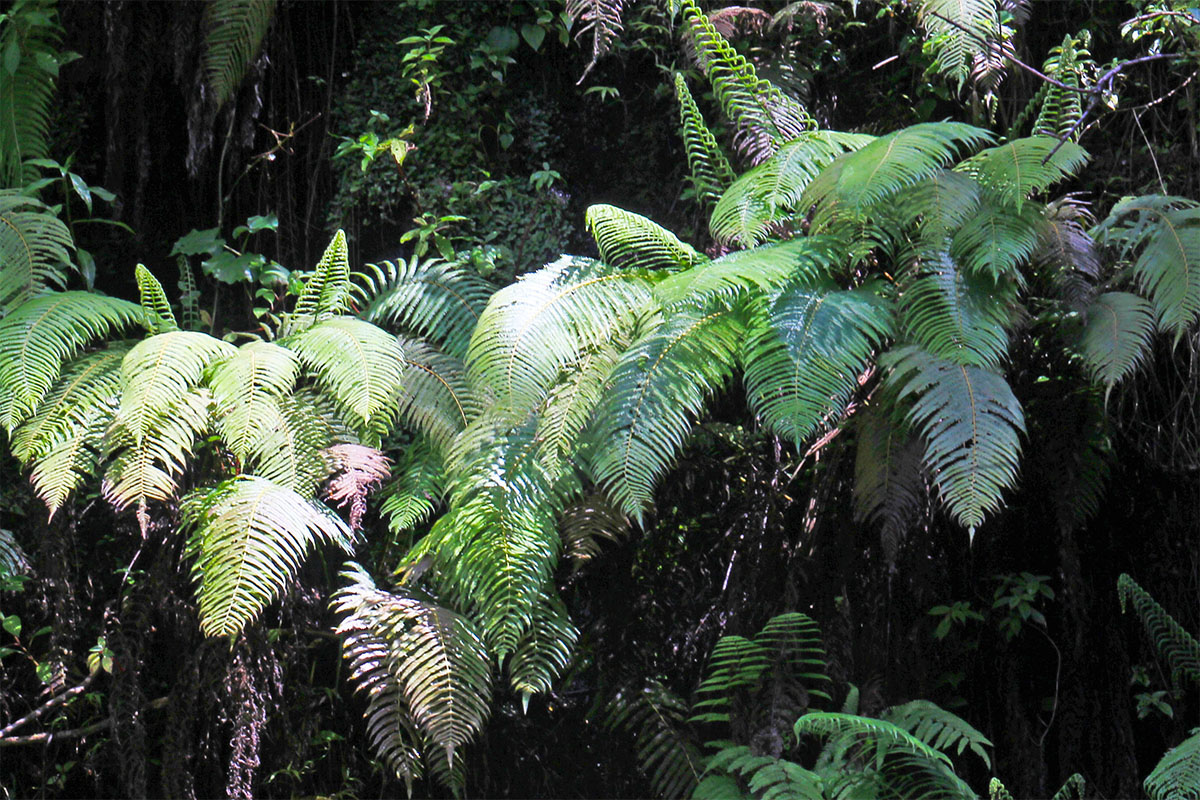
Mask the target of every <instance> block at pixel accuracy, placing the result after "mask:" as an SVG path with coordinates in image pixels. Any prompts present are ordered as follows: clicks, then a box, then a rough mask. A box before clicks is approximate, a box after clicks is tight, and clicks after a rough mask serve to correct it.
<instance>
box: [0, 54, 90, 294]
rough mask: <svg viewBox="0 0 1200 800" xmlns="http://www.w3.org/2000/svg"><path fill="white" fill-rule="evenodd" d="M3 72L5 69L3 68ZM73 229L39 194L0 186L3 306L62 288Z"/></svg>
mask: <svg viewBox="0 0 1200 800" xmlns="http://www.w3.org/2000/svg"><path fill="white" fill-rule="evenodd" d="M0 72H3V71H2V70H0ZM73 249H75V241H74V239H72V238H71V231H70V230H69V229H68V228H67V226H66V225H64V224H63V223H62V220H60V219H59V218H58V217H57V216H56V215H55V214H53V213H52V212H51V210H50V209H49V208H48V207H47V206H46V205H44V204H43V203H41V202H40V201H38V200H37V199H36V198H33V197H27V196H25V195H23V194H20V193H19V192H17V191H15V190H12V191H9V190H0V310H2V311H3V312H4V313H7V312H9V311H12V310H13V308H15V307H16V306H18V305H20V304H21V303H23V302H25V301H26V300H28V299H30V298H31V297H34V296H35V295H38V294H41V293H42V292H44V291H46V290H47V289H62V288H64V287H65V286H66V285H67V277H68V273H69V272H70V271H73V270H74V267H73V266H72V265H71V256H70V253H69V252H68V251H70V250H73Z"/></svg>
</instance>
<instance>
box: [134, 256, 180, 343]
mask: <svg viewBox="0 0 1200 800" xmlns="http://www.w3.org/2000/svg"><path fill="white" fill-rule="evenodd" d="M134 275H135V276H137V284H138V292H139V294H140V295H141V299H142V311H143V312H145V315H146V325H147V326H148V327H149V329H150V333H166V332H167V331H177V330H179V325H178V323H176V322H175V313H174V312H173V311H171V303H170V302H169V301H168V300H167V293H166V292H164V291H163V287H162V284H161V283H159V282H158V278H156V277H154V274H153V273H151V272H150V270H148V269H146V267H145V266H144V265H142V264H138V265H137V268H136V269H134Z"/></svg>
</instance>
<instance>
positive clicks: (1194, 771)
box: [1142, 733, 1200, 800]
mask: <svg viewBox="0 0 1200 800" xmlns="http://www.w3.org/2000/svg"><path fill="white" fill-rule="evenodd" d="M1142 786H1143V788H1144V789H1145V790H1146V794H1147V795H1149V796H1150V800H1196V799H1197V798H1200V788H1197V787H1200V733H1193V734H1192V735H1191V736H1190V737H1188V738H1187V739H1184V740H1183V741H1182V742H1180V743H1179V744H1178V745H1176V746H1175V747H1173V748H1171V749H1170V750H1168V751H1167V754H1166V755H1164V756H1163V757H1162V759H1161V760H1160V761H1159V762H1158V764H1156V765H1155V767H1154V769H1153V770H1151V771H1150V774H1149V775H1147V776H1146V780H1145V781H1144V782H1143V783H1142Z"/></svg>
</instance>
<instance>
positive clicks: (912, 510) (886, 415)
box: [853, 395, 925, 561]
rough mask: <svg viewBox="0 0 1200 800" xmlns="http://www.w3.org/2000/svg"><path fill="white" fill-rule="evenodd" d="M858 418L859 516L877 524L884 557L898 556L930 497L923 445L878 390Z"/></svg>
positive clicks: (856, 480) (856, 502) (856, 504)
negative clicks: (906, 535) (922, 455)
mask: <svg viewBox="0 0 1200 800" xmlns="http://www.w3.org/2000/svg"><path fill="white" fill-rule="evenodd" d="M853 419H854V421H855V434H856V435H855V445H856V452H855V459H854V516H855V519H857V520H859V521H860V522H870V523H872V524H874V525H875V526H877V527H878V529H879V533H880V538H881V540H882V543H883V550H884V554H885V557H886V558H887V559H888V560H889V561H894V560H895V558H896V554H897V550H898V548H899V544H900V539H901V537H902V536H903V534H904V533H905V532H906V531H907V530H908V528H909V527H910V526H911V525H912V524H913V522H914V521H915V520H916V518H917V514H918V513H919V512H920V509H921V502H922V501H923V500H924V497H925V476H924V471H923V470H922V465H921V454H922V452H923V451H924V445H923V443H922V442H921V440H920V438H919V437H917V436H915V435H914V434H913V433H912V432H911V431H909V430H908V426H907V425H905V424H904V423H903V422H902V421H900V420H898V419H896V418H895V414H894V413H892V409H890V408H889V407H887V406H886V405H885V403H884V399H883V398H882V397H880V396H878V395H877V396H876V399H875V400H874V402H871V403H869V404H868V405H867V406H866V407H865V408H863V409H860V410H859V411H858V412H857V413H856V414H855V415H854V417H853Z"/></svg>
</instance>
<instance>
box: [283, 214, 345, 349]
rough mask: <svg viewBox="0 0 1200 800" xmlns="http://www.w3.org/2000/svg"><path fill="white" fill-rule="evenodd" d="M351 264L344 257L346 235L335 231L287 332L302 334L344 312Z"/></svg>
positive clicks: (298, 304)
mask: <svg viewBox="0 0 1200 800" xmlns="http://www.w3.org/2000/svg"><path fill="white" fill-rule="evenodd" d="M350 293H351V288H350V262H349V260H348V256H347V254H346V232H345V231H342V230H338V232H337V233H335V234H334V235H333V239H332V240H331V241H330V242H329V246H328V247H326V248H325V252H324V253H322V254H321V260H320V261H318V262H317V266H316V268H315V269H314V270H313V274H312V277H310V278H309V279H308V282H307V283H305V284H304V291H303V292H301V293H300V299H299V300H297V301H296V308H295V310H294V311H293V312H292V314H291V320H290V321H291V324H292V326H293V327H289V328H288V330H289V331H293V330H303V329H304V328H305V327H307V326H308V325H310V324H312V322H313V321H319V320H321V319H323V318H324V317H325V316H328V315H332V314H340V313H342V312H343V311H345V310H346V305H347V303H348V302H349V299H350Z"/></svg>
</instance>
